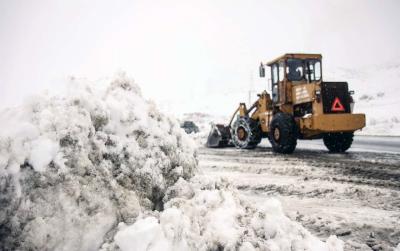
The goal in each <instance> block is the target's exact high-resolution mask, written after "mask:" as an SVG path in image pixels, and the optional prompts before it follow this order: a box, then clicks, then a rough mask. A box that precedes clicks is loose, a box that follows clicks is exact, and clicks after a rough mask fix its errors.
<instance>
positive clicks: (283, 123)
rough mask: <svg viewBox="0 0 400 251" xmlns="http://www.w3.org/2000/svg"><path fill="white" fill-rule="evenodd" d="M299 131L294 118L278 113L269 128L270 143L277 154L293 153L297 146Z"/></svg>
mask: <svg viewBox="0 0 400 251" xmlns="http://www.w3.org/2000/svg"><path fill="white" fill-rule="evenodd" d="M297 135H298V129H297V125H296V122H295V121H294V119H293V117H292V116H291V115H290V114H287V113H277V114H275V115H274V117H273V118H272V121H271V124H270V126H269V135H268V138H269V141H270V142H271V145H272V150H273V151H274V152H277V153H292V152H293V151H294V149H296V145H297Z"/></svg>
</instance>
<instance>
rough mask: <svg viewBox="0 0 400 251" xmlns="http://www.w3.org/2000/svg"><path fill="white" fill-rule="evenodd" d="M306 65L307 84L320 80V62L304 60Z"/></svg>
mask: <svg viewBox="0 0 400 251" xmlns="http://www.w3.org/2000/svg"><path fill="white" fill-rule="evenodd" d="M305 63H306V78H307V80H308V81H309V82H312V81H319V80H321V61H319V60H313V59H309V60H305Z"/></svg>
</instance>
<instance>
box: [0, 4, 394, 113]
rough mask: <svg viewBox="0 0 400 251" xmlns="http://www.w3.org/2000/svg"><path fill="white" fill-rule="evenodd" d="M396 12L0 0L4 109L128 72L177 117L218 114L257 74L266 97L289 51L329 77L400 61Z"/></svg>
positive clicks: (0, 98)
mask: <svg viewBox="0 0 400 251" xmlns="http://www.w3.org/2000/svg"><path fill="white" fill-rule="evenodd" d="M399 12H400V1H398V0H393V1H388V0H384V1H382V0H381V1H379V0H376V1H368V0H359V1H349V0H346V1H345V0H342V1H329V2H328V1H315V0H302V1H297V0H296V1H295V0H293V1H288V0H286V1H282V0H280V1H278V0H277V1H261V0H260V1H256V0H254V1H251V0H250V1H235V0H223V1H217V0H201V1H190V0H182V1H174V0H169V1H167V0H166V1H155V0H152V1H99V0H97V1H95V0H93V1H85V0H84V1H71V0H69V1H64V0H48V1H41V0H36V1H34V0H31V1H22V0H15V1H11V0H9V1H6V0H0V108H2V107H5V106H10V105H16V104H19V103H20V102H21V101H22V100H23V99H24V98H25V97H26V96H28V95H30V94H33V93H37V92H39V91H42V90H44V89H50V90H58V89H61V88H63V86H64V85H65V83H66V79H68V77H69V76H76V77H87V78H89V79H91V80H96V79H100V78H103V77H108V76H112V75H114V73H115V72H117V71H120V70H123V71H126V72H127V73H128V75H130V76H132V77H133V78H134V79H135V80H136V81H137V82H138V83H139V84H140V86H141V87H142V89H143V92H144V94H145V96H146V97H147V98H151V99H153V100H155V101H156V102H158V103H160V104H162V105H167V104H168V106H167V107H170V108H171V109H172V110H173V112H174V111H176V112H189V111H201V110H202V109H209V110H213V109H216V110H218V108H215V106H217V105H216V104H217V103H216V101H215V99H218V95H227V93H229V92H234V93H240V92H241V90H243V91H244V92H246V91H247V89H248V88H249V82H250V78H251V77H250V76H251V75H252V74H253V75H254V88H255V89H257V91H261V89H263V88H265V86H266V83H265V81H266V80H265V79H263V80H260V79H258V77H256V73H257V71H258V65H259V63H260V61H268V60H270V59H273V58H275V57H277V56H279V55H280V54H283V53H285V52H311V53H312V52H315V53H322V54H323V56H324V70H325V72H327V71H328V72H329V70H330V69H333V68H334V67H339V66H340V67H347V68H358V67H360V66H365V65H372V64H383V63H387V62H393V61H396V62H399V60H398V59H399V56H400V46H399V45H400V35H399V29H400V17H399V16H398V13H399ZM246 88H247V89H246ZM244 92H242V96H243V99H244V98H245V97H247V94H243V93H244ZM239 101H240V100H233V101H232V102H233V103H234V104H236V103H238V102H239ZM243 101H246V100H243ZM207 103H208V104H207ZM206 104H207V105H206ZM220 105H221V104H218V106H220ZM205 107H208V108H205ZM225 108H227V109H225ZM226 110H234V107H233V106H232V104H230V103H229V104H226V107H224V109H220V110H218V111H220V112H225V111H226Z"/></svg>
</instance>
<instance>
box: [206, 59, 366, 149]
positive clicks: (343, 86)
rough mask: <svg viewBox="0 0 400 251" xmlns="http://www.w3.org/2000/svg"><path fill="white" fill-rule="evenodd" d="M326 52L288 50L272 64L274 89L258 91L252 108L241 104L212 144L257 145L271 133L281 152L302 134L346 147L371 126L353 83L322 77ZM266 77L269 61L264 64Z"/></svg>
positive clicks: (211, 138)
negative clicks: (361, 110) (358, 107)
mask: <svg viewBox="0 0 400 251" xmlns="http://www.w3.org/2000/svg"><path fill="white" fill-rule="evenodd" d="M321 60H322V56H321V55H320V54H299V53H297V54H285V55H283V56H281V57H279V58H277V59H275V60H273V61H271V62H269V63H267V64H266V65H267V66H269V67H270V71H271V83H272V88H271V89H272V90H271V94H272V97H271V95H270V94H269V93H268V92H267V91H263V92H262V93H260V94H258V100H257V101H256V102H255V103H254V104H253V105H252V106H251V107H249V108H247V107H246V105H245V104H244V103H240V105H239V107H238V108H237V109H236V111H235V112H234V114H233V116H232V118H231V120H230V122H229V124H228V125H226V126H225V125H221V124H217V125H213V126H212V129H211V132H210V134H209V136H208V139H207V146H208V147H225V146H236V147H237V148H241V149H252V148H255V147H256V146H257V145H258V144H259V143H260V142H261V139H262V138H266V137H268V139H269V141H270V142H271V145H272V149H273V151H274V152H278V153H292V152H293V151H294V150H295V148H296V144H297V140H298V139H321V138H322V139H323V142H324V144H325V146H326V147H327V148H328V150H329V151H330V152H345V151H346V150H347V149H349V148H350V146H351V144H352V142H353V133H354V131H356V130H359V129H362V128H363V127H365V114H354V113H352V109H353V106H354V101H353V98H352V94H354V92H352V91H349V89H348V84H347V82H324V81H323V80H322V64H321ZM260 77H265V64H263V63H261V65H260Z"/></svg>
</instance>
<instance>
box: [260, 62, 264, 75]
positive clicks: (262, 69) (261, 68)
mask: <svg viewBox="0 0 400 251" xmlns="http://www.w3.org/2000/svg"><path fill="white" fill-rule="evenodd" d="M259 71H260V78H265V67H264V65H263V63H261V64H260V68H259Z"/></svg>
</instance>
